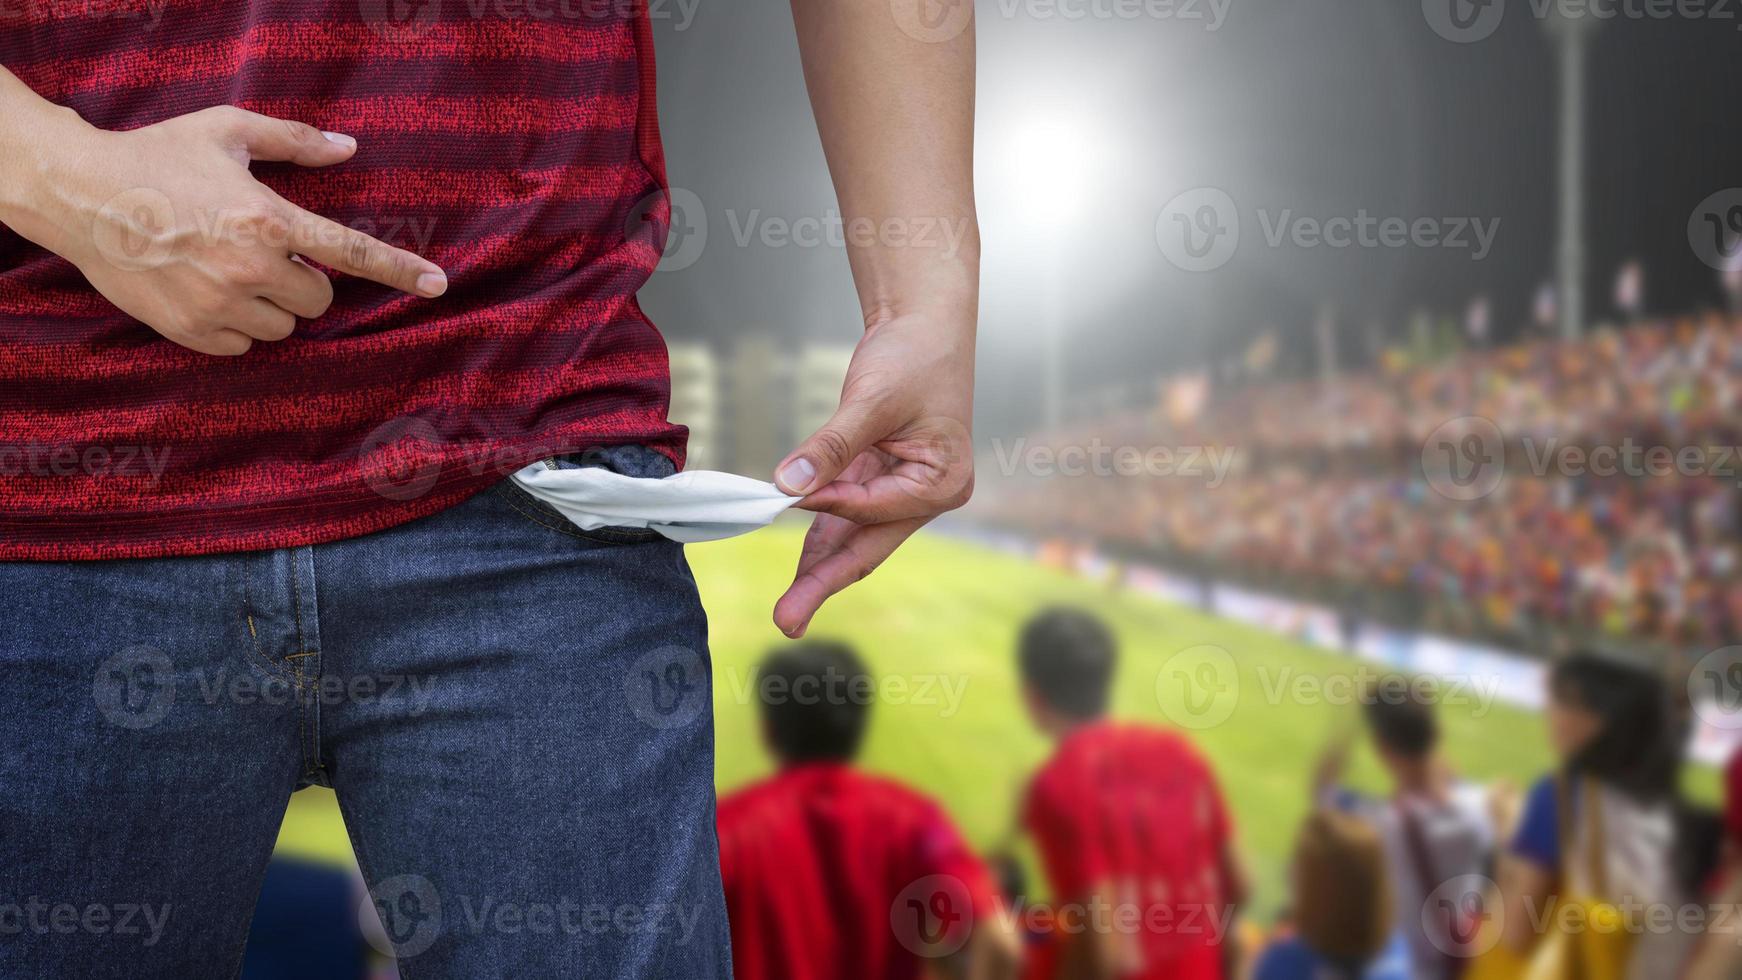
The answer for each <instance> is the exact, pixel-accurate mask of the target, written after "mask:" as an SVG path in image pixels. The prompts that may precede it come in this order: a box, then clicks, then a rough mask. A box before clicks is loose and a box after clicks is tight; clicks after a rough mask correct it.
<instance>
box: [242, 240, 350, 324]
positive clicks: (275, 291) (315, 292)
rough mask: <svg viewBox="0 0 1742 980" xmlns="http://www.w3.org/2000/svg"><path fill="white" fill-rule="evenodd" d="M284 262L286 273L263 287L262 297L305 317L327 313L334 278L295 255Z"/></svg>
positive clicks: (308, 318) (330, 303) (330, 302)
mask: <svg viewBox="0 0 1742 980" xmlns="http://www.w3.org/2000/svg"><path fill="white" fill-rule="evenodd" d="M284 264H285V267H286V268H285V271H284V274H283V276H281V277H280V278H279V279H278V280H277V281H276V282H273V283H270V284H268V285H267V286H266V287H265V288H263V289H261V291H260V295H261V297H262V298H264V299H267V300H270V301H272V303H273V305H275V306H277V307H279V308H280V309H283V310H286V311H288V312H290V313H293V314H295V315H296V316H298V317H300V318H302V319H304V320H313V319H315V318H317V317H319V316H321V315H322V314H324V313H326V312H327V308H328V307H330V306H332V305H333V281H332V280H331V279H328V278H327V277H326V276H325V275H324V274H322V273H321V271H320V270H319V269H314V268H311V267H310V266H309V265H308V263H306V262H303V261H302V260H301V259H299V258H296V257H295V256H292V257H291V258H288V259H286V260H285V262H284Z"/></svg>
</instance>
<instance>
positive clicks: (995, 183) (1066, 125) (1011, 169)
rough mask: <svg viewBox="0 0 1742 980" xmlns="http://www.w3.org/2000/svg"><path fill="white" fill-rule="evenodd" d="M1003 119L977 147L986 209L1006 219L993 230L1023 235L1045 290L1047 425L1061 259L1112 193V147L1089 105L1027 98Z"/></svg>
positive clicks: (1058, 352)
mask: <svg viewBox="0 0 1742 980" xmlns="http://www.w3.org/2000/svg"><path fill="white" fill-rule="evenodd" d="M1022 108H1023V109H1026V110H1027V111H1022V112H1021V114H1020V115H1018V116H1016V117H1015V118H1013V119H1011V120H1010V121H1009V123H1008V124H1007V125H1004V126H997V127H993V128H992V130H991V132H990V133H989V136H990V138H989V139H988V140H987V141H986V143H985V145H984V146H983V148H982V151H981V152H982V158H983V159H985V160H986V161H987V163H988V164H989V166H988V167H987V171H986V172H987V173H989V174H990V179H987V180H985V181H983V182H982V186H981V196H982V197H983V198H984V199H985V200H986V201H987V202H988V205H989V206H988V207H987V208H986V211H987V212H988V213H996V214H999V215H1002V216H1003V218H1004V219H1005V220H1008V222H1009V225H1008V226H1005V227H1000V228H998V229H997V230H996V233H997V234H1000V235H1003V236H1005V240H1015V241H1018V242H1020V243H1021V245H1022V246H1023V249H1022V250H1023V252H1024V258H1025V261H1024V265H1025V266H1026V268H1027V270H1028V272H1029V274H1030V275H1032V276H1033V277H1034V279H1033V281H1034V282H1036V283H1037V284H1038V285H1039V288H1040V289H1041V290H1042V293H1043V298H1042V300H1041V302H1040V303H1039V304H1037V316H1036V319H1037V321H1038V324H1039V326H1040V328H1041V333H1042V340H1043V351H1042V357H1043V359H1044V361H1045V363H1044V365H1043V376H1042V401H1043V404H1044V406H1045V418H1046V425H1047V427H1048V428H1052V427H1054V426H1056V425H1058V423H1059V422H1061V421H1062V420H1063V419H1062V412H1063V403H1064V383H1065V350H1064V344H1063V332H1064V326H1065V325H1064V323H1063V320H1064V315H1065V309H1066V304H1065V297H1064V294H1065V286H1064V283H1065V268H1064V266H1065V264H1066V263H1067V262H1069V261H1070V258H1071V256H1072V255H1073V254H1076V253H1077V252H1078V251H1080V248H1081V247H1083V246H1084V245H1086V243H1088V242H1090V241H1092V240H1093V237H1094V235H1095V230H1096V228H1097V226H1098V225H1100V224H1101V223H1102V218H1103V217H1104V216H1103V215H1100V214H1098V213H1097V212H1096V206H1097V203H1098V201H1100V200H1103V199H1106V198H1110V197H1113V196H1115V195H1114V194H1113V193H1112V190H1113V188H1110V187H1109V186H1108V184H1109V183H1110V181H1109V180H1108V179H1107V178H1106V176H1105V167H1106V164H1107V162H1108V161H1107V155H1108V154H1109V153H1110V152H1112V148H1111V147H1110V146H1109V141H1108V140H1107V139H1106V138H1105V136H1104V132H1105V130H1103V129H1102V128H1101V126H1100V125H1099V118H1098V115H1097V114H1096V113H1095V112H1094V110H1092V109H1091V110H1086V111H1072V109H1073V108H1075V107H1071V106H1064V105H1048V106H1045V107H1037V106H1035V105H1033V104H1028V105H1026V106H1023V107H1022Z"/></svg>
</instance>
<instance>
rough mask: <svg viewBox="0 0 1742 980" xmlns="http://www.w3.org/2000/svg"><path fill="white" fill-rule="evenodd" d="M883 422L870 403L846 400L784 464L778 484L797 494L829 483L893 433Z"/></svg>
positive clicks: (785, 491) (784, 489) (788, 491)
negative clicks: (855, 402)
mask: <svg viewBox="0 0 1742 980" xmlns="http://www.w3.org/2000/svg"><path fill="white" fill-rule="evenodd" d="M881 423H882V420H881V417H880V415H879V413H877V412H875V411H873V410H871V409H870V408H869V407H868V406H864V405H859V404H854V403H843V404H842V405H841V407H840V408H837V409H836V410H835V414H834V416H833V417H831V418H830V419H829V420H828V421H827V422H825V423H824V424H823V427H822V428H820V429H818V430H817V431H816V432H815V433H813V434H812V435H811V437H810V438H809V439H806V440H805V441H804V442H803V443H802V444H800V445H799V447H798V448H797V449H795V450H793V453H792V455H790V456H788V457H787V458H786V460H785V462H783V463H781V464H780V467H779V468H778V469H777V470H775V474H774V482H775V484H776V485H778V486H779V487H780V489H781V491H782V492H784V493H787V494H790V495H792V496H795V497H802V496H804V495H805V494H807V493H811V492H812V491H815V490H818V489H820V488H822V487H826V486H828V485H829V484H830V483H832V482H834V480H835V478H836V477H839V476H840V475H841V471H842V470H844V469H846V468H847V465H848V464H849V463H851V462H853V460H855V459H857V458H859V454H860V453H862V452H864V451H865V450H867V449H869V448H871V447H872V446H874V445H876V444H877V442H878V440H880V439H882V438H883V437H884V436H886V435H888V434H889V433H888V431H887V430H886V429H885V428H884V427H883V425H882V424H881Z"/></svg>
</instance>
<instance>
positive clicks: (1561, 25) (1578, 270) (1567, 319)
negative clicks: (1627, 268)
mask: <svg viewBox="0 0 1742 980" xmlns="http://www.w3.org/2000/svg"><path fill="white" fill-rule="evenodd" d="M1554 9H1555V13H1553V14H1551V15H1550V16H1549V19H1548V23H1547V26H1548V33H1549V36H1550V37H1552V38H1553V39H1554V41H1555V50H1556V52H1557V54H1558V56H1559V61H1560V90H1561V99H1560V233H1559V234H1560V241H1559V244H1558V246H1557V252H1558V254H1557V259H1556V265H1557V267H1558V273H1557V278H1558V280H1559V286H1560V326H1561V331H1560V332H1561V339H1562V340H1577V339H1579V337H1580V336H1581V335H1582V334H1583V333H1584V330H1585V60H1586V59H1585V55H1586V52H1587V51H1588V50H1589V45H1590V40H1591V35H1592V34H1593V33H1594V32H1595V31H1596V29H1597V24H1598V21H1597V19H1596V18H1594V17H1589V16H1582V15H1568V14H1566V13H1563V12H1561V10H1560V8H1559V7H1558V6H1557V7H1556V8H1554Z"/></svg>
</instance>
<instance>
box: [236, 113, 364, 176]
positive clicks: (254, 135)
mask: <svg viewBox="0 0 1742 980" xmlns="http://www.w3.org/2000/svg"><path fill="white" fill-rule="evenodd" d="M206 113H207V114H209V115H211V117H212V118H213V119H214V120H216V121H217V123H218V124H219V125H220V126H222V127H223V128H224V131H225V134H226V135H227V136H229V137H230V138H231V139H232V140H233V141H234V142H235V145H236V146H237V147H239V148H240V149H242V150H245V151H246V152H247V154H248V157H249V159H251V160H277V161H284V162H287V163H294V164H297V165H298V166H303V167H328V166H332V165H333V164H335V163H343V162H344V161H346V160H349V159H350V158H351V155H352V154H353V153H356V152H357V141H356V140H354V139H352V138H351V137H349V136H345V135H343V134H340V133H323V132H321V131H320V130H318V129H316V128H314V127H313V126H310V125H307V124H305V123H299V122H295V121H292V120H289V119H274V118H273V117H271V116H263V115H261V114H260V113H258V112H249V111H248V110H246V109H238V108H236V107H235V106H217V107H216V108H213V109H208V110H206Z"/></svg>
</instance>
